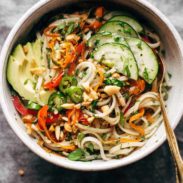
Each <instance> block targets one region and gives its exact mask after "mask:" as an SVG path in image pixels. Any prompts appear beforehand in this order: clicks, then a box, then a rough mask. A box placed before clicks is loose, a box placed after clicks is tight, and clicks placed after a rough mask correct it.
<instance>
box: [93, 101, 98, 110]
mask: <svg viewBox="0 0 183 183" xmlns="http://www.w3.org/2000/svg"><path fill="white" fill-rule="evenodd" d="M97 103H98V100H94V101H92V103H91V106H92V112H93V111H94V110H95V109H96V107H97Z"/></svg>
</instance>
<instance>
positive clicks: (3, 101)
mask: <svg viewBox="0 0 183 183" xmlns="http://www.w3.org/2000/svg"><path fill="white" fill-rule="evenodd" d="M50 1H51V0H40V1H39V2H37V3H36V4H34V5H33V6H32V7H31V8H29V9H28V10H27V11H26V12H25V13H24V14H23V16H22V17H21V18H20V19H19V20H18V22H17V23H16V24H15V25H14V27H13V28H12V30H11V31H10V33H9V35H8V37H7V38H6V40H5V43H4V45H3V47H2V50H1V54H0V60H1V62H0V71H1V72H0V73H1V74H0V93H1V95H0V103H1V107H2V110H3V113H4V115H5V117H6V119H7V121H8V123H9V125H10V126H11V128H12V129H13V131H14V132H15V133H16V135H17V136H18V137H19V138H20V139H21V141H22V142H23V143H24V144H25V145H26V146H27V147H28V148H29V149H31V150H32V151H33V152H34V153H35V154H37V155H38V156H39V157H41V158H43V159H45V160H46V161H48V162H50V163H53V164H55V165H58V166H61V167H65V168H68V169H74V170H82V171H100V170H108V169H113V168H117V167H121V166H125V165H128V164H131V163H134V162H136V161H138V160H140V159H142V158H144V157H146V156H147V155H149V154H150V153H152V152H153V151H154V150H156V149H157V148H158V147H159V146H160V145H162V144H163V142H164V141H165V139H166V136H165V135H164V136H163V137H162V138H161V139H160V140H159V141H158V142H157V143H155V144H153V146H152V147H149V148H147V149H146V150H145V151H144V153H143V154H140V155H138V156H137V157H135V158H132V159H131V160H129V161H126V162H123V161H116V163H112V164H111V163H105V164H102V165H101V166H95V165H94V166H83V165H81V166H79V165H77V164H74V163H70V162H64V161H63V162H62V163H60V161H59V162H57V161H56V159H51V158H50V156H49V154H48V153H46V152H45V153H40V152H39V150H37V149H36V148H34V144H33V143H32V142H31V141H27V139H26V138H25V135H24V134H21V133H19V129H18V128H16V125H15V124H14V121H15V119H14V117H12V116H13V114H11V113H10V112H9V111H8V107H7V106H8V105H7V104H6V103H7V102H6V99H5V97H4V90H3V86H4V84H3V82H2V81H3V77H4V74H3V72H2V71H3V67H4V62H5V59H6V57H7V53H8V50H9V47H10V45H11V42H12V40H13V37H14V36H15V34H16V32H17V31H18V30H19V28H20V27H21V25H22V24H23V23H24V22H25V21H26V19H27V18H28V17H29V16H31V15H32V14H33V13H34V11H36V10H37V9H39V8H41V7H42V6H44V5H45V4H47V3H49V2H50ZM136 1H137V2H138V3H139V4H141V5H142V6H144V7H146V8H148V9H149V10H151V11H152V12H153V13H154V14H156V15H157V16H158V17H160V18H161V19H162V21H163V22H164V23H165V24H166V25H167V26H168V27H169V29H170V31H171V33H172V34H173V36H174V37H175V39H176V41H177V44H178V47H179V49H180V51H181V55H182V57H183V42H182V39H181V37H180V35H179V33H178V32H177V30H176V29H175V28H174V26H173V25H172V23H171V22H170V21H169V20H168V19H167V18H166V16H165V15H164V14H163V13H161V12H160V10H159V9H158V8H156V7H155V6H153V5H152V4H151V3H149V2H147V1H146V0H136ZM182 114H183V105H182V107H181V109H180V110H179V112H178V114H177V118H176V119H175V123H174V124H173V125H172V128H173V129H174V128H175V127H176V126H177V124H178V123H179V121H180V119H181V117H182ZM12 119H13V121H12ZM109 162H110V161H109Z"/></svg>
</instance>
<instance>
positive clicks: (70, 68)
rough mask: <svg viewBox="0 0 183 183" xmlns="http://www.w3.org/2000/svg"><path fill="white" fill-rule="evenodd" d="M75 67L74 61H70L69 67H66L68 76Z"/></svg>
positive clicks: (72, 72)
mask: <svg viewBox="0 0 183 183" xmlns="http://www.w3.org/2000/svg"><path fill="white" fill-rule="evenodd" d="M75 68H76V63H75V62H72V63H71V64H70V66H69V69H68V75H69V76H71V75H73V74H74V71H75Z"/></svg>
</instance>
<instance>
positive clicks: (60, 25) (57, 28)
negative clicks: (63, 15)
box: [53, 23, 66, 32]
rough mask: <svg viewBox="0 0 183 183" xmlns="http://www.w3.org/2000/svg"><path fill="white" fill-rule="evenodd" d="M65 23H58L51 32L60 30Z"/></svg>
mask: <svg viewBox="0 0 183 183" xmlns="http://www.w3.org/2000/svg"><path fill="white" fill-rule="evenodd" d="M65 26H66V25H65V23H62V24H59V25H58V26H57V27H56V28H55V29H54V31H53V32H57V31H60V30H63V29H64V28H65Z"/></svg>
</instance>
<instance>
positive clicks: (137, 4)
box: [0, 0, 183, 171]
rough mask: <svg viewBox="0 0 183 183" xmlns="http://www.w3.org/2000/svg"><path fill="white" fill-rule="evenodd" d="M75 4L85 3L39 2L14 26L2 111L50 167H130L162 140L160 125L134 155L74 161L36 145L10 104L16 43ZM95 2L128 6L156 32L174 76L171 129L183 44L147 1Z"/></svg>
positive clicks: (179, 93)
mask: <svg viewBox="0 0 183 183" xmlns="http://www.w3.org/2000/svg"><path fill="white" fill-rule="evenodd" d="M78 2H79V4H80V5H81V4H82V3H83V2H84V0H83V1H79V0H62V1H61V0H42V1H40V2H38V3H37V4H35V5H34V6H33V7H32V8H30V9H29V10H28V11H27V12H26V13H25V14H24V15H23V16H22V18H21V19H20V20H19V21H18V22H17V23H16V25H15V26H14V28H13V29H12V31H11V32H10V34H9V36H8V38H7V39H6V41H5V43H4V46H3V49H2V53H1V59H0V97H1V105H2V109H3V111H4V114H5V116H6V119H7V121H8V122H9V124H10V126H11V128H12V129H13V130H14V132H15V133H16V134H17V136H18V137H19V138H20V139H21V140H22V141H23V142H24V143H25V144H26V145H27V146H28V147H29V148H30V149H31V150H32V151H33V152H35V153H36V154H37V155H39V156H40V157H42V158H44V159H45V160H47V161H49V162H51V163H53V164H56V165H59V166H62V167H66V168H70V169H76V170H84V171H96V170H106V169H112V168H116V167H119V166H124V165H127V164H131V163H133V162H135V161H137V160H139V159H142V158H143V157H145V156H147V155H148V154H150V153H151V152H153V151H154V150H155V149H157V148H158V147H159V146H160V145H161V144H162V143H163V142H164V141H165V131H164V127H163V124H162V125H161V126H160V128H159V129H158V131H157V132H156V134H155V135H154V136H153V137H152V138H151V139H149V140H148V142H147V144H146V145H145V146H144V147H143V148H141V149H139V150H137V151H135V152H133V153H132V154H131V155H129V156H127V157H125V158H123V159H119V160H110V161H92V162H74V161H70V160H68V159H67V158H63V157H59V156H57V155H54V154H49V153H47V152H46V151H44V150H43V149H42V148H41V147H40V146H39V145H38V144H37V143H36V141H35V140H34V139H32V138H31V137H30V136H29V135H27V133H26V130H25V127H24V125H23V123H22V121H21V119H20V117H19V115H18V113H17V112H16V110H15V108H14V106H13V104H12V101H11V95H10V91H9V88H8V84H7V81H6V65H7V60H8V56H9V54H10V52H11V50H12V48H13V46H15V44H16V43H17V42H19V40H22V38H24V37H26V35H27V34H28V33H29V30H31V28H32V27H33V25H34V24H35V23H36V22H38V21H39V19H40V18H41V17H42V16H43V15H45V14H46V13H48V12H50V11H52V10H55V9H57V8H58V7H62V8H63V7H65V6H66V5H68V4H71V5H72V6H71V7H73V8H74V7H75V5H74V4H73V3H78ZM89 2H90V3H94V1H85V4H86V3H89ZM98 2H103V3H104V4H108V3H109V2H112V5H114V4H116V3H117V4H118V5H117V7H118V8H119V7H120V6H121V7H129V8H130V10H131V11H132V12H136V13H138V14H139V15H140V16H141V17H143V18H145V19H144V20H145V21H146V22H145V23H150V25H151V26H152V27H154V29H155V30H156V31H157V32H158V33H159V35H160V37H161V40H162V42H163V44H164V46H165V50H166V65H167V68H168V70H169V71H170V73H171V74H172V75H173V77H172V80H171V84H172V86H173V88H172V90H171V91H170V94H169V99H168V116H169V119H170V121H171V125H172V127H173V128H175V126H176V125H177V124H178V122H179V120H180V118H181V115H182V112H183V84H182V78H183V44H182V41H181V38H180V36H179V34H178V33H177V31H176V30H175V28H174V27H173V26H172V24H171V23H170V22H169V21H168V20H167V18H166V17H165V16H164V15H163V14H162V13H161V12H160V11H159V10H158V9H157V8H155V7H154V6H152V5H151V4H149V3H148V2H147V1H146V0H128V1H125V0H111V1H108V0H105V1H98ZM95 5H96V3H95ZM17 82H18V78H17Z"/></svg>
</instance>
